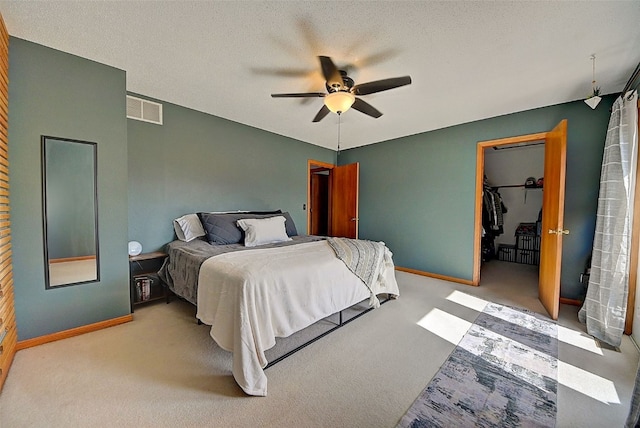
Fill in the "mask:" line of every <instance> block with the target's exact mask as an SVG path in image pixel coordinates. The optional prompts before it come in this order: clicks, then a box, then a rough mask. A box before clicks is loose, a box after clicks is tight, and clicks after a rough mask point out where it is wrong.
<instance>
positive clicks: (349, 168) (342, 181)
mask: <svg viewBox="0 0 640 428" xmlns="http://www.w3.org/2000/svg"><path fill="white" fill-rule="evenodd" d="M359 175H360V164H358V163H357V162H356V163H351V164H348V165H343V166H336V167H335V168H333V169H332V170H331V232H330V235H331V236H340V237H344V238H357V237H358V192H359V184H360V183H359Z"/></svg>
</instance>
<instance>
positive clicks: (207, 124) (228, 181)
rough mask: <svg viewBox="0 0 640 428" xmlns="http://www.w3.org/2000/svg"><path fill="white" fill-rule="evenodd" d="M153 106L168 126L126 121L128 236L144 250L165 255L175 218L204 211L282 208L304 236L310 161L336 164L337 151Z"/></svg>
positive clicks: (181, 109)
mask: <svg viewBox="0 0 640 428" xmlns="http://www.w3.org/2000/svg"><path fill="white" fill-rule="evenodd" d="M136 96H139V97H140V95H136ZM153 101H158V102H160V103H162V104H163V114H164V118H163V122H164V123H163V125H161V126H160V125H154V124H151V123H147V122H141V121H137V120H132V119H129V120H128V139H129V237H130V239H131V240H136V241H139V242H140V243H142V247H143V251H145V252H147V251H155V250H159V249H162V247H163V246H164V245H165V244H166V243H168V242H170V241H172V240H173V239H175V234H174V231H173V225H172V220H173V219H175V218H177V217H180V216H182V215H184V214H188V213H195V212H198V211H228V210H270V209H282V210H283V211H288V212H289V213H291V215H292V218H293V220H294V222H295V223H296V226H297V228H298V231H299V233H306V227H307V218H306V211H304V210H303V204H306V202H307V160H308V159H314V160H319V161H323V162H331V163H333V161H334V160H335V152H334V151H333V150H329V149H324V148H321V147H318V146H314V145H311V144H307V143H303V142H301V141H298V140H293V139H290V138H286V137H283V136H281V135H276V134H272V133H270V132H267V131H263V130H260V129H256V128H252V127H249V126H246V125H242V124H239V123H236V122H232V121H229V120H225V119H222V118H219V117H216V116H212V115H209V114H205V113H201V112H198V111H195V110H190V109H188V108H185V107H180V106H177V105H175V104H171V103H166V102H163V101H160V100H153Z"/></svg>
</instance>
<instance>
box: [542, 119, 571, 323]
mask: <svg viewBox="0 0 640 428" xmlns="http://www.w3.org/2000/svg"><path fill="white" fill-rule="evenodd" d="M544 149H545V151H544V189H543V197H542V233H541V235H542V237H541V241H542V242H541V244H540V278H539V282H538V294H539V298H540V302H542V305H543V306H544V307H545V309H546V310H547V312H549V315H550V316H551V318H552V319H554V320H557V319H558V310H559V307H560V266H561V262H562V237H563V235H565V234H567V233H569V231H567V230H564V183H565V170H566V154H567V121H566V119H565V120H563V121H562V122H560V123H559V124H558V125H557V126H556V127H555V128H553V130H551V131H550V132H548V133H547V134H546V139H545V148H544Z"/></svg>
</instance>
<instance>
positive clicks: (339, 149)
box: [337, 113, 340, 155]
mask: <svg viewBox="0 0 640 428" xmlns="http://www.w3.org/2000/svg"><path fill="white" fill-rule="evenodd" d="M339 154H340V113H338V153H337V155H339Z"/></svg>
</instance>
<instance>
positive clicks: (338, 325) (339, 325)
mask: <svg viewBox="0 0 640 428" xmlns="http://www.w3.org/2000/svg"><path fill="white" fill-rule="evenodd" d="M389 300H392V298H391V297H389V295H387V297H386V298H384V299H383V300H380V305H383V304H385V303H387V302H388V301H389ZM360 303H362V302H358V303H356V305H358V304H360ZM353 306H355V305H353ZM353 306H350V308H351V307H353ZM346 309H349V308H346ZM346 309H343V310H341V311H340V312H338V314H339V317H340V319H339V321H338V323H337V324H336V323H333V324H334V326H333V327H331V328H330V329H329V330H327V331H325V332H323V333H320V334H319V335H317V336H316V337H314V338H312V339H310V340H308V341H307V342H304V343H303V344H301V345H299V346H297V347H296V348H294V349H292V350H291V351H288V352H286V353H285V354H283V355H281V356H279V357H277V358H275V359H274V360H272V361H269V363H268V364H267V365H266V366H265V367H264V370H266V369H268V368H269V367H271V366H274V365H276V364H278V363H279V362H280V361H282V360H284V359H285V358H287V357H290V356H291V355H293V354H295V353H296V352H298V351H300V350H302V349H304V348H306V347H307V346H309V345H311V344H312V343H314V342H316V341H318V340H320V339H322V338H323V337H325V336H326V335H328V334H329V333H333V332H334V331H336V330H337V329H339V328H340V327H343V326H345V325H347V324H349V323H350V322H351V321H353V320H356V319H358V318H360V317H361V316H362V315H364V314H366V313H367V312H370V311H372V310H373V309H375V308H372V307H368V308H367V309H365V310H363V311H362V312H360V313H359V314H357V315H354V316H353V317H351V318H349V319H347V320H343V317H342V312H344V311H345V310H346ZM333 315H335V314H333ZM329 316H332V315H329ZM327 318H329V317H327ZM327 318H323V319H327ZM319 321H321V320H319ZM319 321H316V322H319ZM300 331H302V330H300Z"/></svg>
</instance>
